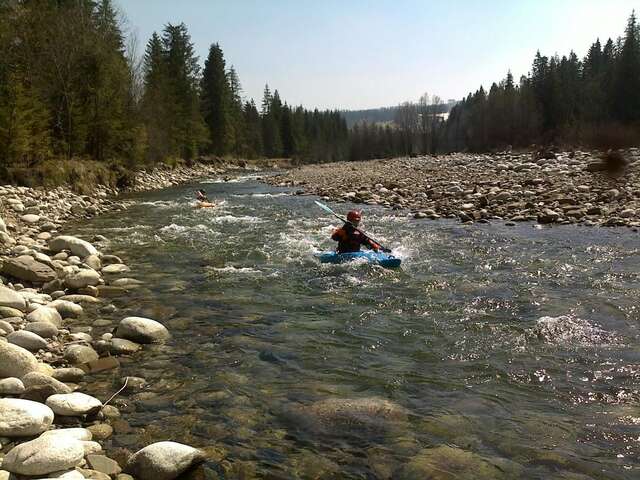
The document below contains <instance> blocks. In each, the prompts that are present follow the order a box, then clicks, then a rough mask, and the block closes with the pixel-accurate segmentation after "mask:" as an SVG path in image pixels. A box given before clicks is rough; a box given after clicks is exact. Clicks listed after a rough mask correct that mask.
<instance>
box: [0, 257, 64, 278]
mask: <svg viewBox="0 0 640 480" xmlns="http://www.w3.org/2000/svg"><path fill="white" fill-rule="evenodd" d="M1 271H2V273H4V274H6V275H8V276H10V277H13V278H17V279H19V280H24V281H27V282H35V283H46V282H50V281H51V280H54V279H55V278H56V272H54V271H53V269H52V268H51V267H49V266H48V265H45V264H44V263H40V262H38V261H36V260H35V259H34V258H33V257H31V256H29V255H22V256H20V257H16V258H10V259H8V260H5V262H4V263H3V264H2V270H1Z"/></svg>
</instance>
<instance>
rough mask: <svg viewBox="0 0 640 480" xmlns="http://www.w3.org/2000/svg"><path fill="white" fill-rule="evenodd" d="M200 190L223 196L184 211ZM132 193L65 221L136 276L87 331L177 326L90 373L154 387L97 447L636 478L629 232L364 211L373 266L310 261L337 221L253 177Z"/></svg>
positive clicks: (220, 461)
mask: <svg viewBox="0 0 640 480" xmlns="http://www.w3.org/2000/svg"><path fill="white" fill-rule="evenodd" d="M197 188H204V189H205V190H206V191H207V193H208V194H209V197H210V198H211V199H212V201H215V202H223V203H222V204H221V205H220V206H219V207H217V208H213V209H195V208H193V206H192V205H193V192H194V190H195V189H197ZM129 200H131V201H132V206H131V207H130V208H129V209H128V210H127V211H126V212H124V213H123V212H119V213H116V212H114V213H111V214H107V215H103V216H100V217H98V218H95V219H93V220H91V221H89V222H86V223H83V224H82V225H76V226H71V227H70V229H69V230H70V232H71V233H74V234H78V235H81V236H83V237H84V238H87V239H90V238H91V237H92V236H93V235H96V234H102V235H105V236H106V237H107V238H108V239H109V246H108V248H107V250H108V251H109V253H115V254H117V255H120V256H122V258H123V260H124V261H125V262H126V263H127V264H128V265H129V266H131V268H132V272H131V273H130V274H127V275H128V276H132V277H134V278H136V279H138V280H140V281H142V282H143V285H142V286H141V287H140V288H137V289H132V290H130V291H129V292H128V293H127V294H126V295H123V296H118V297H116V298H113V299H112V301H113V303H114V304H115V305H116V307H117V308H118V311H117V312H115V313H108V314H105V315H104V318H105V319H107V320H112V321H113V322H114V323H113V324H112V325H106V323H107V322H104V321H103V322H100V324H99V325H100V327H96V328H95V330H94V333H96V335H98V334H101V333H104V332H108V331H111V329H112V328H113V326H115V324H116V322H117V321H118V320H119V319H120V318H122V317H123V316H126V315H138V316H146V317H150V318H154V319H156V320H158V321H161V322H163V323H164V324H165V325H167V327H168V329H169V330H170V332H171V333H172V340H171V341H170V342H169V343H167V344H166V345H163V346H154V347H151V348H146V349H145V351H144V352H141V353H139V354H136V355H135V356H133V357H131V358H128V359H127V358H125V359H123V361H122V369H121V370H120V371H111V372H106V373H103V374H100V375H99V377H98V381H97V382H95V383H93V384H91V385H90V386H89V387H88V389H89V392H92V393H95V394H96V395H99V396H100V397H101V398H102V397H107V396H109V394H110V393H113V391H114V389H115V387H116V386H117V384H118V379H119V378H121V377H122V376H124V375H134V376H139V377H144V378H145V379H146V381H147V383H148V386H147V387H146V388H145V389H144V390H143V391H142V392H137V393H135V392H134V393H127V394H124V395H123V396H121V397H120V399H119V401H118V406H119V407H120V408H121V409H122V410H123V412H125V413H124V414H123V419H124V420H125V422H122V421H121V422H120V424H119V425H118V428H116V434H115V435H114V436H113V437H112V439H111V440H110V441H109V442H108V447H109V448H110V449H118V448H121V447H122V448H127V449H130V450H135V449H137V448H140V447H142V446H144V445H145V444H148V443H149V442H152V441H159V440H168V439H171V440H174V441H180V442H183V443H187V444H190V445H193V446H197V447H206V448H207V450H208V451H209V453H211V455H212V456H213V457H214V458H215V461H213V460H212V461H211V462H209V464H208V465H207V469H208V470H207V472H208V475H209V476H210V477H211V478H226V479H232V478H233V479H235V478H238V479H243V478H271V479H298V478H300V479H324V478H353V479H428V478H433V479H458V478H460V479H484V478H486V479H489V478H505V479H508V478H531V479H550V478H552V479H575V480H577V479H583V480H586V479H589V478H591V479H637V478H638V477H640V459H639V454H640V348H639V347H640V340H639V333H640V332H639V330H638V325H639V319H640V312H639V311H638V298H639V293H640V289H639V286H638V285H639V284H638V282H639V280H640V275H639V274H638V272H639V271H640V270H639V269H640V255H639V250H638V236H637V234H636V233H633V232H631V231H630V230H626V229H601V228H598V229H590V228H585V227H575V226H555V227H552V228H539V227H538V226H537V225H533V224H531V223H521V224H518V225H516V226H515V227H508V226H504V225H503V224H501V222H496V223H493V224H490V225H486V224H485V225H482V224H475V225H461V224H459V223H457V222H453V221H451V222H450V221H429V220H414V219H411V218H409V216H408V215H407V214H406V212H402V211H390V210H385V209H382V208H378V207H365V208H364V223H363V227H364V228H366V229H367V230H369V231H370V232H371V233H372V234H373V235H374V236H375V237H377V238H378V239H379V240H381V241H383V242H384V243H386V244H388V246H390V247H391V248H393V250H394V253H396V254H397V255H399V256H400V257H402V260H403V265H402V268H401V269H399V270H385V269H382V268H380V267H376V266H372V265H369V264H366V263H358V262H355V263H352V264H344V265H321V264H319V263H318V262H317V261H316V260H315V259H314V253H316V252H318V251H321V250H329V249H331V248H332V247H333V245H332V242H331V241H330V240H329V236H330V234H331V231H332V228H334V227H335V226H337V225H338V223H337V220H335V219H332V218H330V217H329V216H328V215H327V214H325V213H324V212H323V211H322V210H320V209H319V208H317V207H316V206H315V205H314V203H313V200H314V197H308V196H296V195H292V192H291V191H290V190H287V189H281V188H276V187H270V186H266V185H264V184H262V183H259V182H258V180H257V179H256V178H255V177H252V176H246V177H238V178H234V179H232V180H231V181H224V180H223V179H218V178H212V179H209V180H206V181H204V182H203V183H200V184H192V185H184V186H180V187H175V188H170V189H166V190H162V191H157V192H150V193H144V194H138V195H135V196H132V197H130V198H129ZM330 205H332V206H333V207H335V208H336V209H338V210H339V211H341V212H345V211H346V210H347V209H348V208H349V205H348V204H330Z"/></svg>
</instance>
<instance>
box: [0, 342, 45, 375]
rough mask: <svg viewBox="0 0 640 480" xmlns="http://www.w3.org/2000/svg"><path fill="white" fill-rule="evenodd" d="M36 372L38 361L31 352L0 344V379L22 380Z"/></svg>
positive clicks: (3, 343)
mask: <svg viewBox="0 0 640 480" xmlns="http://www.w3.org/2000/svg"><path fill="white" fill-rule="evenodd" d="M36 370H38V361H37V360H36V357H34V356H33V354H32V353H31V352H29V351H28V350H25V349H24V348H22V347H19V346H17V345H13V344H11V343H6V342H0V378H4V377H16V378H22V377H24V376H25V375H26V374H27V373H29V372H35V371H36Z"/></svg>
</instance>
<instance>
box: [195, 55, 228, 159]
mask: <svg viewBox="0 0 640 480" xmlns="http://www.w3.org/2000/svg"><path fill="white" fill-rule="evenodd" d="M200 90H201V110H202V116H203V118H204V121H205V123H206V124H207V127H208V128H209V142H210V144H209V150H210V151H211V152H212V153H215V154H216V155H225V154H227V153H229V151H230V150H231V147H232V143H233V132H232V129H233V123H232V118H231V105H232V93H231V89H230V87H229V83H228V80H227V73H226V71H225V61H224V55H223V53H222V49H221V48H220V46H219V45H218V44H217V43H215V44H213V45H211V47H210V48H209V56H208V57H207V59H206V61H205V63H204V74H203V76H202V84H201V88H200Z"/></svg>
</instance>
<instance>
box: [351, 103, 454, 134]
mask: <svg viewBox="0 0 640 480" xmlns="http://www.w3.org/2000/svg"><path fill="white" fill-rule="evenodd" d="M456 103H457V102H456V101H454V100H449V102H448V103H445V104H443V105H441V110H440V113H449V111H450V110H451V108H453V106H454V105H455V104H456ZM397 111H398V107H397V106H395V107H380V108H368V109H366V110H341V111H340V114H341V115H342V116H343V117H344V119H345V120H346V122H347V127H348V128H351V127H353V126H354V125H355V124H356V123H361V122H366V123H378V124H380V123H390V122H393V120H394V118H395V116H396V112H397Z"/></svg>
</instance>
